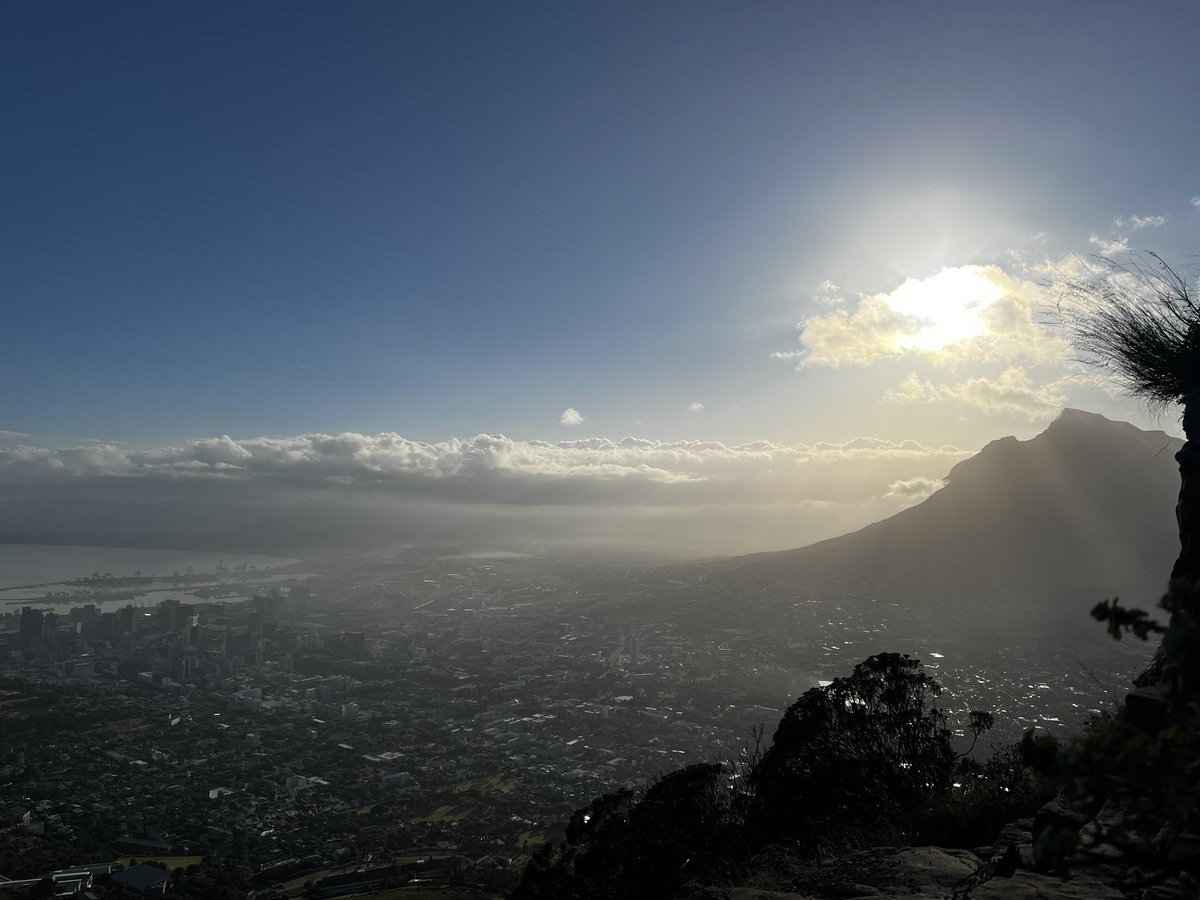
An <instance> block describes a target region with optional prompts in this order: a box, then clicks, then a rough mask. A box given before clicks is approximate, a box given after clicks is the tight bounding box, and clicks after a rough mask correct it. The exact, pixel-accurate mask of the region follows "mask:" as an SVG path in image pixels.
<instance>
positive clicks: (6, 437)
mask: <svg viewBox="0 0 1200 900" xmlns="http://www.w3.org/2000/svg"><path fill="white" fill-rule="evenodd" d="M27 437H29V435H27V434H26V433H25V432H24V431H5V430H4V429H3V428H0V441H19V440H21V439H22V438H27Z"/></svg>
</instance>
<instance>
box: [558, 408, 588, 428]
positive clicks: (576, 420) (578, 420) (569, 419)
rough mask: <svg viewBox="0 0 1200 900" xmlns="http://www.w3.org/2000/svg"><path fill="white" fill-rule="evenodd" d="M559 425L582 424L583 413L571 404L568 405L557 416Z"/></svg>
mask: <svg viewBox="0 0 1200 900" xmlns="http://www.w3.org/2000/svg"><path fill="white" fill-rule="evenodd" d="M558 424H559V425H582V424H583V414H582V413H581V412H580V411H579V410H577V409H576V408H575V407H573V406H568V407H567V408H566V409H564V410H563V413H562V415H561V416H559V417H558Z"/></svg>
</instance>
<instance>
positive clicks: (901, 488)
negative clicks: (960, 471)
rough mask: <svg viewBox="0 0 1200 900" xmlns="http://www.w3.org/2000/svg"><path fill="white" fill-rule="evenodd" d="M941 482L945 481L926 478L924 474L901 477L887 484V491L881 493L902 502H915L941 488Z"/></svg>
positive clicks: (886, 497)
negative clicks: (913, 476)
mask: <svg viewBox="0 0 1200 900" xmlns="http://www.w3.org/2000/svg"><path fill="white" fill-rule="evenodd" d="M943 484H945V482H944V481H942V480H940V479H936V478H926V477H925V476H924V475H918V476H916V477H915V478H903V479H900V480H898V481H893V482H892V483H891V484H890V485H888V490H887V493H886V494H884V495H883V498H884V499H885V500H899V501H901V502H904V503H917V502H919V501H921V500H924V499H925V498H926V497H928V496H929V495H930V494H932V493H933V492H934V491H936V490H938V489H939V488H941V487H942V485H943Z"/></svg>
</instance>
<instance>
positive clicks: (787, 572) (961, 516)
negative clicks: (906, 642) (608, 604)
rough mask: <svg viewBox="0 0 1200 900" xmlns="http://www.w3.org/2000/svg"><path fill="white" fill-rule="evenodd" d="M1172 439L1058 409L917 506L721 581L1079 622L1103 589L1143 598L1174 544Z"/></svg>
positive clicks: (1159, 582)
mask: <svg viewBox="0 0 1200 900" xmlns="http://www.w3.org/2000/svg"><path fill="white" fill-rule="evenodd" d="M1179 445H1180V443H1179V441H1178V440H1176V439H1173V438H1169V437H1168V436H1167V435H1166V434H1164V433H1163V432H1161V431H1143V430H1141V429H1138V428H1136V427H1134V426H1133V425H1130V424H1128V423H1124V422H1114V421H1112V420H1110V419H1106V418H1104V417H1103V416H1099V415H1096V414H1094V413H1087V412H1081V411H1079V410H1070V409H1069V410H1065V411H1064V412H1063V413H1062V414H1061V415H1060V416H1059V417H1058V419H1056V420H1055V421H1054V423H1053V424H1051V425H1050V427H1049V428H1047V429H1046V431H1044V432H1043V433H1042V434H1040V435H1038V436H1037V437H1035V438H1033V439H1032V440H1028V441H1018V440H1017V439H1016V438H1013V437H1007V438H1002V439H1000V440H997V441H993V442H992V443H990V444H988V445H987V446H986V447H984V448H983V450H981V451H980V452H979V453H978V454H976V455H975V456H973V457H971V458H970V459H967V460H965V461H963V462H961V463H959V464H958V465H957V466H955V467H954V468H953V469H952V470H951V472H950V474H949V476H948V477H947V479H946V484H945V486H944V487H943V488H941V489H940V490H939V491H937V492H936V493H934V494H933V495H932V496H930V497H929V498H928V499H927V500H925V501H924V502H923V503H921V504H919V505H917V506H915V507H912V508H910V509H907V510H904V511H903V512H901V513H898V514H897V515H895V516H892V517H891V518H889V519H885V520H884V521H882V522H877V523H875V524H874V525H870V526H868V527H866V528H864V529H862V530H861V531H856V532H854V533H852V534H847V535H843V536H842V537H838V538H833V539H832V540H828V541H823V542H821V543H818V544H813V545H811V546H808V547H804V548H802V549H799V550H788V551H783V552H780V553H770V554H759V555H756V556H751V557H742V558H740V559H737V560H732V561H730V562H731V563H734V565H731V566H727V567H726V568H725V571H724V572H723V573H722V574H721V575H719V576H717V577H719V578H722V579H727V580H732V581H738V582H743V583H752V584H756V585H763V586H769V587H770V586H774V587H792V588H795V587H803V588H805V589H813V590H823V589H824V590H830V589H836V590H846V591H855V592H857V591H859V590H862V591H865V592H869V593H870V594H871V596H872V597H874V598H875V599H878V600H891V601H894V602H898V603H901V604H902V605H908V604H912V603H921V604H924V605H930V604H949V605H952V606H954V607H955V608H957V609H960V610H961V609H962V608H964V607H967V608H970V609H972V610H976V611H978V613H979V615H980V616H981V617H983V618H987V617H989V616H991V615H993V614H996V615H1011V614H1014V613H1020V614H1022V615H1035V616H1038V617H1043V616H1049V617H1051V618H1054V619H1056V620H1059V621H1061V622H1063V623H1064V624H1070V625H1071V626H1072V627H1075V628H1078V627H1079V623H1080V622H1081V621H1084V619H1085V618H1086V611H1087V610H1088V609H1089V608H1090V607H1091V606H1092V605H1093V604H1095V603H1096V602H1097V601H1098V600H1100V599H1103V598H1105V597H1111V596H1113V595H1114V594H1117V595H1120V596H1121V597H1122V598H1124V599H1127V600H1129V601H1132V602H1135V603H1137V604H1139V605H1147V606H1149V605H1153V602H1154V601H1155V600H1156V599H1157V598H1158V597H1159V596H1160V595H1161V594H1162V593H1163V591H1164V590H1165V588H1166V573H1168V572H1169V571H1170V569H1171V562H1172V560H1173V559H1174V557H1175V554H1176V553H1177V550H1178V537H1177V532H1176V526H1175V521H1174V515H1173V510H1174V504H1175V495H1176V493H1177V492H1178V485H1179V479H1178V472H1177V469H1176V465H1175V461H1174V458H1173V457H1174V453H1175V451H1176V450H1178V448H1179Z"/></svg>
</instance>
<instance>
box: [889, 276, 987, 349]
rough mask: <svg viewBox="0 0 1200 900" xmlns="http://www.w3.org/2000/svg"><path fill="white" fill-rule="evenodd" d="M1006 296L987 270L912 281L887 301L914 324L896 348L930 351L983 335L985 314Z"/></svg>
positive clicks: (905, 283) (900, 337) (906, 282)
mask: <svg viewBox="0 0 1200 900" xmlns="http://www.w3.org/2000/svg"><path fill="white" fill-rule="evenodd" d="M1002 296H1004V289H1003V288H1002V287H1000V285H998V284H996V282H995V281H993V280H992V279H991V278H990V277H989V275H988V270H987V269H986V268H984V267H983V266H958V267H956V268H948V269H942V270H941V271H940V272H938V273H937V274H935V275H930V276H929V277H928V278H920V279H918V278H909V279H908V280H906V281H905V282H904V283H903V284H902V285H900V287H898V288H896V289H895V290H894V291H892V292H891V293H890V294H888V295H886V298H885V299H886V302H887V304H888V306H890V307H891V308H892V309H893V310H894V311H895V312H898V313H900V314H901V315H903V316H905V317H906V318H908V319H909V320H911V322H912V325H913V328H912V330H911V331H907V332H906V333H904V334H902V335H899V336H898V337H897V338H896V345H897V346H898V347H899V348H901V349H905V350H922V351H927V352H928V351H934V350H941V349H942V348H944V347H948V346H949V345H951V344H956V343H958V342H959V341H965V340H969V339H971V338H973V337H977V336H979V335H980V334H983V332H984V327H985V325H984V321H983V316H982V313H983V311H984V310H986V309H987V308H988V307H989V306H991V305H992V304H993V303H995V302H996V301H997V300H999V299H1000V298H1001V297H1002Z"/></svg>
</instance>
